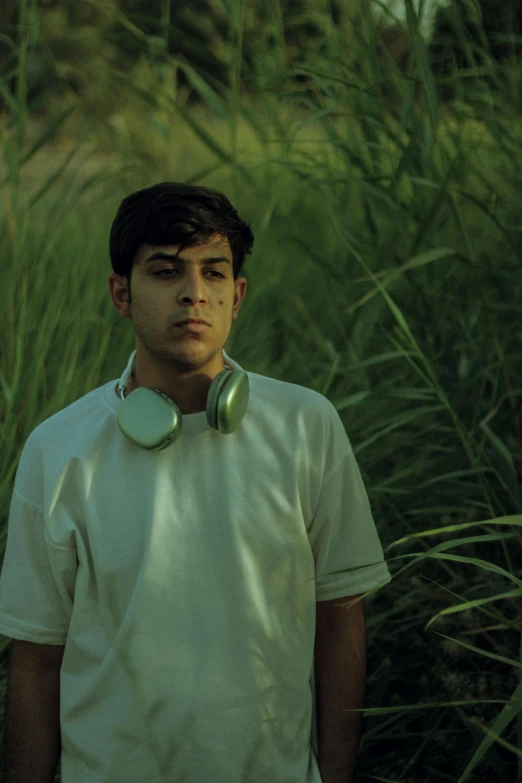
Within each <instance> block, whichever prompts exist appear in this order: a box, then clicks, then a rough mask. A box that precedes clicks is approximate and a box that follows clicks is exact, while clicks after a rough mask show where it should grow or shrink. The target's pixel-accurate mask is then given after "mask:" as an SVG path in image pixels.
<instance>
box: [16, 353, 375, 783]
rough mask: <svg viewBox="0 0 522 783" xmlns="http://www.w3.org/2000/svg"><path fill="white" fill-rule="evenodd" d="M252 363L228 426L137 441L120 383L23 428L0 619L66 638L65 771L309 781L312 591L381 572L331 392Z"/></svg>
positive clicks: (326, 593) (85, 776)
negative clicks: (124, 412) (126, 425)
mask: <svg viewBox="0 0 522 783" xmlns="http://www.w3.org/2000/svg"><path fill="white" fill-rule="evenodd" d="M223 354H224V359H225V362H226V363H227V364H228V365H229V366H231V367H232V368H233V369H242V368H240V367H239V365H238V364H237V363H236V362H234V361H233V360H232V359H231V358H230V357H228V356H227V355H226V354H225V353H224V352H223ZM248 378H249V382H250V398H249V403H248V408H247V411H246V414H245V416H244V418H243V420H242V422H241V424H240V426H239V428H238V429H237V430H236V431H235V432H233V433H231V434H228V435H222V434H221V433H219V432H217V431H215V430H213V429H211V428H210V427H209V426H208V424H207V421H206V414H205V412H202V413H195V414H190V415H185V416H183V420H182V428H181V431H180V434H179V436H178V438H177V439H176V440H175V441H174V442H173V443H171V444H170V445H169V446H168V447H167V448H165V449H164V450H162V451H159V452H151V451H147V450H145V449H142V448H140V447H139V446H137V445H135V444H133V443H132V442H131V441H129V440H128V439H127V438H126V437H125V436H124V435H123V434H122V432H121V431H120V429H119V427H118V424H117V421H116V415H117V411H118V408H119V406H120V405H121V404H122V401H121V399H120V398H119V394H117V392H116V385H117V382H118V379H114V380H111V381H110V382H109V383H107V384H105V385H103V386H100V387H98V388H97V389H94V390H93V391H91V392H90V393H88V394H86V395H85V396H83V397H81V398H80V399H78V400H76V401H75V402H73V403H72V404H71V405H69V406H67V407H66V408H64V409H63V410H61V411H59V412H58V413H56V414H54V415H53V416H51V417H50V418H48V419H46V420H45V421H43V422H42V423H41V424H40V425H39V426H37V427H36V428H35V429H34V430H33V432H32V433H31V434H30V436H29V437H28V439H27V441H26V443H25V446H24V448H23V451H22V454H21V458H20V462H19V465H18V469H17V473H16V479H15V486H14V492H13V496H12V501H11V507H10V515H9V522H8V537H7V547H6V553H5V559H4V564H3V569H2V573H1V577H0V633H1V634H4V635H5V636H8V637H13V638H15V639H25V640H27V641H31V642H39V643H44V644H65V653H64V658H63V663H62V667H61V672H60V724H61V737H62V757H61V774H62V783H138V781H139V783H144V781H146V783H160V781H161V783H164V781H168V782H169V783H209V782H210V781H211V783H246V781H253V782H254V783H320V781H321V777H320V774H319V769H318V766H317V750H318V749H317V728H316V715H315V680H314V665H313V662H314V637H315V602H316V601H318V600H328V599H331V598H341V597H344V596H350V595H354V594H356V593H361V592H364V591H366V590H369V589H371V588H372V587H374V586H376V585H379V584H386V583H387V582H389V581H390V580H391V576H390V572H389V570H388V567H387V564H386V562H385V560H384V556H383V549H382V546H381V543H380V539H379V536H378V533H377V531H376V528H375V524H374V521H373V519H372V514H371V511H370V506H369V503H368V498H367V494H366V491H365V489H364V485H363V482H362V479H361V475H360V472H359V469H358V467H357V463H356V461H355V458H354V455H353V452H352V448H351V446H350V442H349V440H348V437H347V435H346V432H345V430H344V427H343V424H342V422H341V420H340V418H339V415H338V414H337V412H336V410H335V408H334V406H333V405H332V404H331V403H330V402H329V400H327V399H326V397H324V396H323V395H321V394H319V393H318V392H315V391H313V390H311V389H308V388H305V387H303V386H298V385H296V384H292V383H286V382H283V381H279V380H274V379H273V378H269V377H266V376H263V375H259V374H257V373H252V372H248ZM356 567H359V570H352V571H348V572H346V573H334V572H338V571H346V569H350V568H351V569H354V568H356Z"/></svg>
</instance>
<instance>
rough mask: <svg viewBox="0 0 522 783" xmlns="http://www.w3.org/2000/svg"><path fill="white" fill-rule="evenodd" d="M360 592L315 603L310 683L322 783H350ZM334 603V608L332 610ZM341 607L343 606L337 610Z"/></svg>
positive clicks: (361, 625)
mask: <svg viewBox="0 0 522 783" xmlns="http://www.w3.org/2000/svg"><path fill="white" fill-rule="evenodd" d="M360 595H362V593H359V594H358V595H352V596H349V597H347V598H335V599H333V600H331V601H318V602H317V603H316V629H315V651H314V658H315V683H316V706H317V723H318V745H319V747H318V751H319V770H320V773H321V777H322V780H323V783H354V781H355V764H356V761H357V756H358V753H359V743H360V733H361V723H362V713H360V712H345V711H344V710H350V709H354V708H355V709H361V708H362V707H363V706H364V696H365V690H366V619H365V614H364V601H363V600H360V601H359V602H358V603H357V604H355V606H352V607H350V608H346V604H347V603H351V602H352V601H354V600H356V599H357V598H358V597H359V596H360ZM335 604H337V606H335ZM343 604H344V606H343Z"/></svg>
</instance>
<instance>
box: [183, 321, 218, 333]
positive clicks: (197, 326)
mask: <svg viewBox="0 0 522 783" xmlns="http://www.w3.org/2000/svg"><path fill="white" fill-rule="evenodd" d="M176 326H177V328H178V329H183V331H185V332H204V331H205V329H210V324H207V323H202V322H201V321H184V322H182V323H180V324H176Z"/></svg>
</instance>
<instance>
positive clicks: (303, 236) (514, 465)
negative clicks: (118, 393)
mask: <svg viewBox="0 0 522 783" xmlns="http://www.w3.org/2000/svg"><path fill="white" fill-rule="evenodd" d="M517 6H518V7H517ZM393 9H395V10H396V11H397V16H395V15H394V13H393ZM416 9H418V10H419V11H420V18H419V16H418V13H417V10H416ZM423 9H424V5H423V4H422V3H421V4H420V5H419V3H415V4H413V3H412V2H405V3H402V2H397V3H395V4H393V3H387V4H385V3H380V2H377V0H375V1H374V2H369V1H365V0H344V2H341V1H340V0H339V1H338V2H328V0H321V2H317V0H314V1H313V2H312V0H301V2H290V0H285V2H283V1H282V0H266V1H265V2H255V1H254V0H250V2H248V1H246V0H245V2H241V1H240V0H222V1H221V0H198V2H193V0H191V2H172V3H171V2H167V1H166V0H156V2H151V0H147V2H145V0H140V1H139V2H130V0H126V2H123V0H103V2H102V0H82V1H81V2H76V1H75V2H73V1H72V0H61V1H60V2H53V1H52V0H50V1H48V2H45V3H44V2H43V1H42V2H40V3H36V2H35V1H34V0H20V1H19V2H18V0H17V2H15V1H14V0H12V2H6V3H4V4H3V5H2V9H1V10H0V23H1V24H0V30H1V35H0V54H1V57H2V60H1V62H0V101H1V102H0V107H1V114H0V140H1V141H0V149H1V152H2V155H1V159H0V182H1V191H0V205H1V208H0V220H1V223H0V226H1V228H0V230H1V236H2V244H1V250H0V291H1V299H0V301H1V304H2V306H1V308H0V329H1V333H2V334H3V336H4V339H3V340H2V344H1V347H0V354H1V362H0V412H1V417H0V422H1V425H0V426H1V430H0V434H1V437H2V449H1V451H0V464H1V468H2V470H1V474H0V475H1V477H2V478H1V483H0V515H1V523H0V530H1V541H2V543H1V550H2V551H3V548H4V546H5V537H6V534H7V519H8V512H9V503H10V498H11V493H12V488H13V482H14V476H15V472H16V468H17V464H18V459H19V456H20V451H21V449H22V447H23V445H24V443H25V440H26V438H27V437H28V435H29V433H30V432H31V431H32V430H33V429H34V428H35V427H36V426H37V425H38V424H39V423H40V422H41V421H42V420H43V419H45V418H47V417H49V416H51V415H52V414H53V413H54V412H56V411H58V410H60V409H61V408H63V407H65V406H66V405H68V404H70V403H71V402H73V401H74V400H76V399H78V398H79V397H80V396H82V395H84V394H86V393H87V392H89V391H90V390H92V389H94V388H96V387H97V386H99V385H101V384H102V383H105V382H107V381H108V380H110V379H112V378H116V377H119V376H120V374H121V372H122V370H123V368H124V365H125V363H126V362H127V360H128V356H129V354H130V352H131V351H132V350H133V347H134V337H133V332H132V330H131V329H130V328H129V323H128V321H127V320H125V319H121V318H120V317H119V316H118V315H117V313H116V312H115V310H114V307H113V305H112V302H111V300H110V296H109V290H108V283H107V278H108V276H109V274H110V273H111V272H112V269H111V267H110V261H109V254H108V235H109V229H110V225H111V223H112V220H113V218H114V215H115V212H116V209H117V207H118V205H119V202H120V200H121V199H122V198H123V197H124V196H125V195H128V193H130V192H132V191H134V190H137V189H139V188H141V187H146V186H148V185H152V184H154V183H155V182H160V181H164V180H168V179H171V180H178V181H180V180H181V181H185V182H191V183H195V184H204V185H208V186H211V187H216V188H219V189H221V190H223V191H224V192H225V193H226V194H227V196H228V197H229V198H230V200H231V201H232V203H233V204H234V205H235V206H236V207H237V209H238V210H239V212H240V214H241V215H242V216H243V217H244V218H245V219H247V220H248V221H249V222H250V223H251V225H252V229H253V231H254V234H255V244H254V250H253V253H252V256H251V257H249V259H248V260H247V263H246V265H245V267H244V270H243V273H244V274H245V276H246V277H247V278H248V281H249V284H248V295H247V297H246V299H245V301H244V304H243V306H242V309H241V316H240V318H239V319H238V321H237V322H234V327H233V330H232V333H231V336H230V339H229V341H228V343H227V345H226V350H227V351H228V352H230V353H231V355H232V356H233V358H235V359H237V361H238V362H239V363H240V364H241V365H242V366H243V367H244V368H245V369H248V370H251V371H254V372H258V373H262V374H266V375H270V376H272V377H275V378H281V379H283V380H285V381H290V382H293V383H298V384H302V385H304V386H308V387H311V388H313V389H316V390H317V391H319V392H321V393H322V394H324V395H326V396H327V397H328V398H329V399H330V400H331V401H332V402H333V404H334V405H335V406H336V408H337V410H338V411H339V413H340V415H341V418H342V419H343V422H344V423H345V426H346V430H347V432H348V435H349V437H350V439H351V441H352V443H353V446H354V450H355V453H356V455H357V459H358V461H359V464H360V466H361V470H362V473H363V476H364V479H365V482H366V486H367V489H368V493H369V496H370V500H371V503H372V507H373V510H374V516H375V519H376V523H377V527H378V530H379V534H380V536H381V540H382V543H383V546H384V549H385V556H386V559H387V560H388V563H389V565H390V570H391V572H392V574H393V576H394V579H393V582H392V583H391V584H389V585H387V586H386V587H385V588H384V589H383V590H381V591H377V592H376V593H373V594H372V595H371V596H368V597H367V598H366V599H365V603H366V612H367V633H368V686H367V696H366V702H365V708H366V710H365V717H364V722H363V738H362V745H361V753H360V757H359V764H358V775H359V779H360V780H361V781H401V782H402V783H413V782H414V781H415V782H417V781H419V783H420V782H422V783H441V782H443V781H451V783H461V781H472V782H473V783H483V782H484V781H488V783H496V782H497V781H498V782H499V783H513V781H515V780H516V781H517V782H518V783H520V781H521V780H522V682H521V677H520V671H521V666H522V657H521V652H522V647H521V624H522V613H521V610H520V606H521V601H520V596H521V595H522V589H521V588H522V581H521V577H522V571H521V563H522V558H521V546H520V526H521V523H522V513H521V511H522V509H521V495H520V479H521V453H522V422H521V416H520V397H521V394H522V383H521V381H522V358H521V356H522V354H521V347H522V314H521V294H522V269H521V250H522V233H521V232H522V219H521V216H522V205H521V200H520V192H521V185H522V166H521V164H522V153H521V141H522V124H521V114H522V112H521V92H522V66H521V59H520V57H521V42H522V38H521V36H520V8H519V4H517V3H512V2H504V3H502V4H499V3H498V2H481V3H479V2H478V0H459V1H458V2H454V3H452V4H451V7H450V8H449V10H448V9H444V8H441V9H440V10H439V11H438V12H437V14H436V15H431V16H429V17H426V19H424V13H423ZM510 542H511V543H510ZM9 643H10V642H9V640H8V639H5V638H4V639H3V653H2V670H1V681H0V684H1V689H0V698H1V699H3V696H4V694H5V675H6V669H7V661H8V651H9ZM231 752H233V749H231ZM245 774H248V771H245ZM246 779H247V778H246ZM165 780H170V778H169V776H168V773H167V774H166V777H165Z"/></svg>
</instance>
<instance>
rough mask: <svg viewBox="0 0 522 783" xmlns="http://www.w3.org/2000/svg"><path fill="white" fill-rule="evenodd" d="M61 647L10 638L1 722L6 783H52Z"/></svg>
mask: <svg viewBox="0 0 522 783" xmlns="http://www.w3.org/2000/svg"><path fill="white" fill-rule="evenodd" d="M64 649H65V645H47V644H34V643H32V642H23V641H19V640H17V639H15V640H14V641H13V646H12V649H11V660H10V664H9V676H8V684H7V692H6V704H5V719H4V720H5V723H4V774H5V778H4V780H5V783H52V781H53V780H54V776H55V773H56V770H57V767H58V763H59V760H60V752H61V737H60V668H61V663H62V658H63V653H64Z"/></svg>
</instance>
